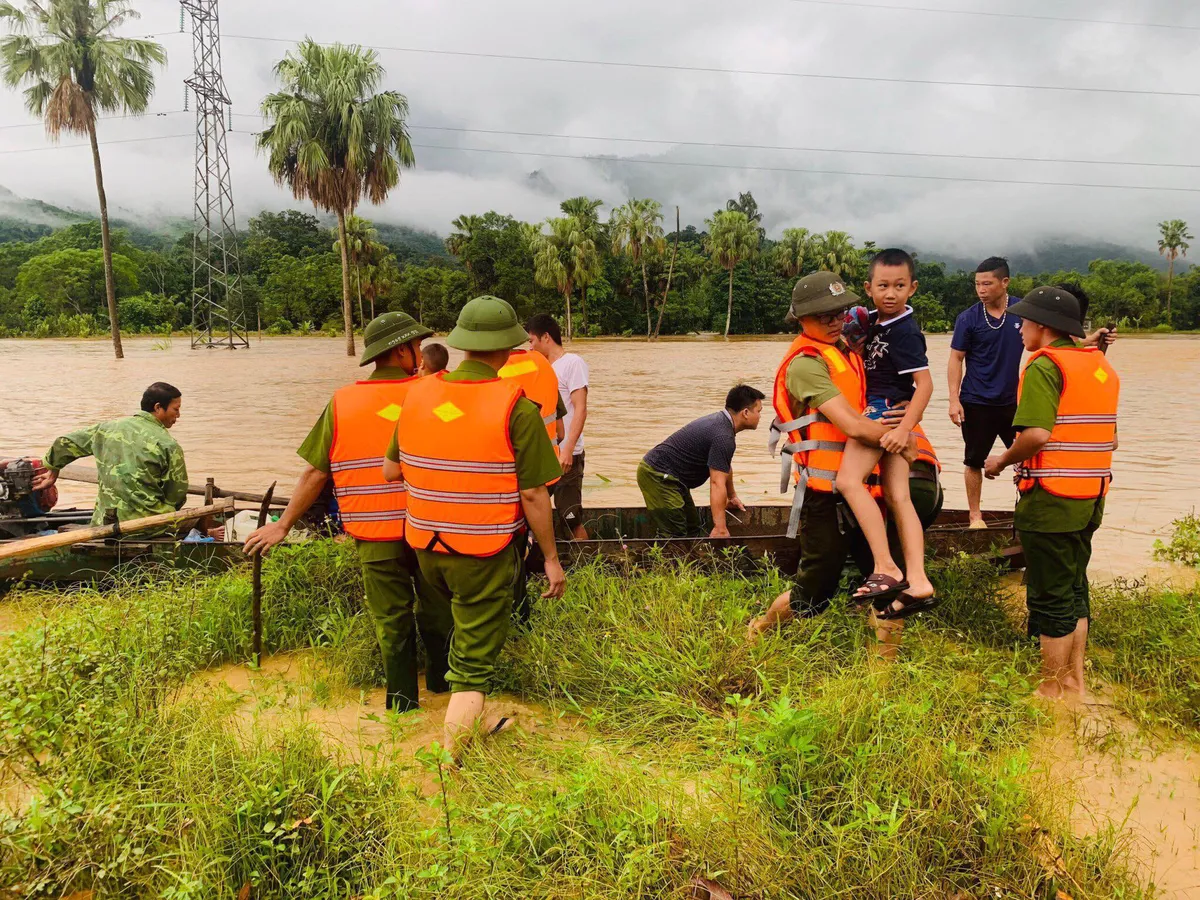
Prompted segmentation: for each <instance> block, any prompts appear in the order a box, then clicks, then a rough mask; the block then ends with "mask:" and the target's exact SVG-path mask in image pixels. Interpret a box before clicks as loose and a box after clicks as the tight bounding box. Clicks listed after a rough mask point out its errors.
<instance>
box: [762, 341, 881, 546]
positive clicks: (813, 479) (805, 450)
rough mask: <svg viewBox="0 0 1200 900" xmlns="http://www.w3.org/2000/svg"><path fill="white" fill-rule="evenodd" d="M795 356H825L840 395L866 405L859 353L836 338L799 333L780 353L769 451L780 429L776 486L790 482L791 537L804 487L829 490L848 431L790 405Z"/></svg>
mask: <svg viewBox="0 0 1200 900" xmlns="http://www.w3.org/2000/svg"><path fill="white" fill-rule="evenodd" d="M797 356H811V357H813V358H815V359H823V360H825V364H826V365H827V366H828V367H829V377H830V378H831V379H832V380H833V383H834V386H836V387H837V389H838V390H839V391H841V393H842V396H843V397H845V398H846V400H847V401H848V402H849V403H850V406H851V407H852V408H853V409H854V411H855V412H857V413H862V411H863V410H864V409H866V406H867V376H866V372H865V371H864V369H863V362H862V357H860V356H859V355H858V354H857V353H853V352H850V351H847V350H843V349H842V348H841V347H839V346H838V345H836V344H826V343H822V342H821V341H816V340H813V339H812V338H810V337H809V336H808V335H806V334H801V335H800V336H799V337H798V338H796V340H795V341H793V342H792V346H791V348H790V349H789V351H788V354H787V356H785V357H784V358H783V362H782V363H780V365H779V369H778V370H777V371H776V373H775V388H774V390H773V392H772V397H771V400H772V404H773V405H774V407H775V421H774V422H773V423H772V424H771V438H770V442H769V444H768V447H769V448H770V451H771V453H772V455H774V453H775V452H776V447H777V446H778V444H779V440H780V438H781V436H782V435H784V434H786V435H787V438H788V439H787V441H786V442H785V443H784V445H783V446H782V447H780V448H779V453H780V456H781V459H782V461H783V467H782V471H781V472H780V481H779V491H780V493H786V492H787V489H788V483H789V482H794V484H795V489H794V495H793V500H792V515H791V519H790V521H789V522H788V532H787V533H788V537H795V536H796V533H797V532H798V530H799V527H800V508H801V507H802V506H803V505H804V493H805V491H806V490H808V489H809V488H811V489H812V490H814V491H819V492H821V493H826V494H831V493H835V492H836V490H837V488H836V484H837V473H838V469H840V468H841V466H842V455H843V453H844V452H845V450H846V440H847V438H846V435H845V433H844V432H843V431H842V430H841V429H840V428H838V427H837V426H836V425H834V424H833V423H832V422H831V421H829V419H827V418H825V416H823V415H821V412H820V411H819V410H817V409H811V408H807V407H806V408H804V409H799V410H797V409H793V408H792V398H791V395H789V394H788V390H787V370H788V366H790V365H791V364H792V360H794V359H795V358H796V357H797ZM870 490H871V495H872V496H873V497H876V498H879V497H881V496H882V491H881V489H880V487H879V485H878V483H875V484H873V485H871V486H870Z"/></svg>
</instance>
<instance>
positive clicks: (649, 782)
mask: <svg viewBox="0 0 1200 900" xmlns="http://www.w3.org/2000/svg"><path fill="white" fill-rule="evenodd" d="M265 578H266V601H265V611H266V632H267V643H268V647H269V649H270V650H271V651H275V652H277V651H286V650H295V649H301V648H312V652H311V654H310V655H311V658H312V659H313V660H314V665H315V666H317V667H318V669H319V670H320V672H321V673H323V674H322V675H321V677H320V678H319V679H318V682H319V686H320V687H319V689H316V687H315V686H314V685H309V687H310V688H313V690H312V691H311V694H312V697H313V698H314V699H313V701H312V702H313V703H314V704H316V705H318V706H319V705H320V704H327V705H328V704H335V703H337V702H340V701H339V698H342V699H344V698H345V696H346V695H357V692H358V691H359V690H360V689H365V688H368V687H371V686H374V685H376V684H377V683H378V682H379V679H380V674H381V673H380V672H379V670H378V663H377V661H376V654H377V651H376V650H375V648H374V645H373V634H372V631H371V628H370V625H369V622H368V621H367V619H366V618H365V616H364V615H363V613H362V610H361V603H360V595H361V585H360V583H359V581H358V575H357V563H356V560H355V558H354V555H353V551H352V550H350V549H349V548H346V547H344V546H338V545H334V544H329V543H316V544H312V545H308V546H305V547H299V548H288V549H286V550H282V551H280V553H279V555H278V556H275V557H272V560H271V562H269V563H268V565H267V566H266V571H265ZM937 580H938V582H939V585H940V588H941V590H942V592H943V595H944V596H945V598H946V602H945V605H944V606H943V608H942V610H940V611H939V612H938V613H937V614H936V615H935V616H932V617H930V618H929V619H928V620H927V621H925V622H923V623H920V624H918V625H916V626H914V627H912V628H910V630H909V632H908V634H907V636H906V643H905V648H904V651H903V655H902V660H901V662H900V663H899V664H897V665H895V666H891V667H882V666H880V665H878V664H875V663H874V662H873V660H872V658H871V656H870V654H869V650H868V647H867V645H866V643H865V640H864V631H863V628H862V623H861V620H860V619H858V618H857V617H855V616H853V615H851V614H848V613H845V612H843V611H841V610H840V609H835V610H833V611H831V613H830V614H829V615H827V616H826V617H824V618H823V619H821V620H818V621H812V622H804V623H799V624H797V625H795V626H794V627H791V628H789V629H788V630H786V631H785V632H783V633H781V634H779V635H775V636H771V637H769V638H767V639H766V640H764V641H763V642H761V643H760V644H759V645H758V646H756V647H755V648H753V649H747V648H746V646H745V645H744V643H743V640H742V637H743V634H744V629H745V623H746V620H747V618H748V617H749V616H750V614H751V613H752V612H756V611H758V610H759V609H760V608H761V605H762V604H763V603H764V602H765V601H766V600H767V599H768V598H769V597H771V596H774V594H775V592H776V591H777V590H778V589H779V588H780V584H779V583H778V579H777V578H776V577H774V576H771V575H763V576H758V577H753V578H746V577H743V576H739V575H735V574H731V573H713V572H703V571H699V570H689V569H678V568H669V567H666V566H662V567H659V568H656V569H654V570H652V571H649V572H645V573H639V574H637V575H636V576H633V577H630V576H629V575H627V574H625V573H619V572H613V571H609V570H604V569H601V568H585V569H582V570H579V571H577V572H575V573H573V577H572V579H571V582H570V586H569V590H568V594H567V596H566V598H564V599H563V600H562V601H561V602H556V603H552V604H542V605H541V606H539V607H538V608H537V610H536V613H535V619H534V623H533V627H532V629H531V630H530V631H529V632H528V633H526V634H523V635H519V636H517V637H516V638H515V639H514V640H513V641H511V642H510V645H509V647H508V648H507V650H506V652H505V655H504V657H503V660H502V667H501V673H500V681H501V687H502V688H504V689H505V690H507V691H512V692H515V693H517V694H520V695H521V697H522V699H523V700H525V701H527V702H529V703H535V704H537V705H538V708H539V709H541V710H543V711H544V713H545V715H546V716H547V717H548V718H550V719H552V720H553V719H554V718H555V717H556V716H558V715H562V716H564V717H566V719H564V721H568V720H569V721H570V722H571V723H572V725H571V727H570V728H569V729H565V730H563V731H562V732H561V733H557V734H554V733H537V734H531V735H521V734H519V733H517V734H514V733H509V734H507V735H505V736H503V737H501V738H499V739H497V740H496V741H495V742H493V744H492V746H488V747H486V748H479V749H476V750H474V751H473V752H472V754H471V755H470V756H469V757H468V760H467V764H466V767H465V768H464V769H463V770H461V771H460V772H456V773H454V774H449V773H447V772H446V771H445V770H439V768H438V760H437V757H436V756H435V755H430V754H424V753H420V754H416V755H414V754H412V753H411V752H405V753H399V752H395V751H394V750H391V751H389V750H388V747H389V746H392V745H389V744H387V742H386V741H381V742H380V744H381V746H379V747H376V748H374V752H373V753H372V754H371V758H370V760H369V761H366V762H353V763H352V762H349V761H348V760H349V757H350V754H349V753H347V752H346V749H347V748H344V747H339V746H338V745H337V743H336V742H331V741H330V740H328V738H327V736H326V735H323V734H322V733H321V732H320V730H319V729H318V728H317V727H315V726H314V724H313V723H312V721H306V720H304V719H303V718H300V717H297V718H293V717H282V716H277V717H275V718H272V717H271V716H270V715H268V713H269V712H270V710H267V709H266V706H267V704H266V702H265V701H264V700H263V699H262V698H260V700H259V710H261V711H262V712H261V713H260V714H256V715H255V716H254V717H252V718H249V719H246V718H241V719H239V718H238V712H237V710H238V709H239V708H242V707H240V706H239V704H240V703H241V701H240V699H239V698H236V697H235V698H231V697H230V695H229V693H228V692H226V691H212V690H207V689H203V687H202V681H201V680H200V679H197V678H196V677H195V676H196V675H197V673H201V672H202V671H203V670H206V669H210V668H211V667H214V666H217V665H220V664H222V663H226V662H230V661H242V660H244V659H245V658H246V657H247V655H248V649H249V647H248V634H249V580H248V578H247V576H246V575H245V573H240V572H235V573H230V574H227V575H224V576H220V577H215V578H203V579H196V578H194V577H187V578H178V579H173V580H144V581H140V582H129V583H126V584H122V585H121V586H120V587H118V588H116V589H112V590H107V591H96V590H84V591H78V592H75V593H71V594H65V595H64V594H57V593H56V594H44V593H38V592H28V591H27V592H18V593H17V594H15V595H14V597H13V599H12V600H11V601H10V603H11V604H15V608H16V609H17V610H18V615H19V616H20V617H21V618H22V620H23V622H24V623H25V624H24V625H23V626H22V627H21V628H20V629H19V630H18V631H17V633H16V634H14V635H13V636H12V637H11V638H9V639H8V641H7V643H6V645H5V649H6V651H7V652H6V653H5V655H4V658H3V659H2V660H0V757H2V759H3V761H4V763H5V764H6V767H7V771H8V774H9V782H8V800H9V804H8V805H9V806H10V807H11V809H12V811H10V812H8V813H6V814H4V816H3V819H2V821H0V896H5V895H11V896H14V897H15V896H20V897H29V896H35V897H61V896H66V895H70V894H72V893H73V892H78V891H85V890H94V891H95V896H96V897H97V898H100V897H121V898H124V897H131V898H132V897H156V898H170V900H180V898H202V897H203V898H213V897H230V898H232V897H234V896H235V895H237V893H238V891H239V890H240V889H241V888H242V887H243V885H245V884H250V885H252V892H253V893H252V896H254V897H256V898H260V897H280V898H283V897H287V898H295V897H320V898H326V897H328V898H344V897H352V896H359V897H371V898H391V897H397V898H398V897H430V898H433V897H437V898H446V897H453V898H476V897H478V898H485V897H487V898H509V897H512V898H517V897H521V898H527V897H534V898H540V897H546V898H549V897H555V898H557V897H578V898H593V897H594V898H614V897H645V898H652V897H653V898H659V897H671V896H678V897H683V896H687V887H688V884H689V883H690V881H691V880H692V879H693V878H694V877H696V876H702V877H708V878H711V879H714V880H716V881H718V882H720V883H721V884H723V885H725V886H726V887H727V888H728V889H730V890H731V891H732V892H733V894H734V895H735V896H740V897H756V898H758V897H761V898H775V897H780V898H782V897H813V898H816V897H822V898H823V897H829V896H843V895H844V896H853V897H856V898H862V897H867V898H874V897H878V898H885V897H888V898H891V897H930V898H946V900H950V898H958V900H964V898H980V900H982V898H984V897H988V898H998V897H1012V898H1042V897H1047V898H1054V897H1055V896H1056V892H1057V891H1059V890H1062V891H1065V892H1066V893H1067V894H1069V895H1070V896H1072V897H1074V898H1077V900H1078V898H1087V897H1096V898H1099V897H1123V898H1134V897H1143V896H1147V894H1146V893H1145V892H1144V891H1143V890H1142V888H1141V887H1140V886H1139V885H1138V884H1137V882H1136V879H1135V877H1134V876H1133V875H1132V874H1131V871H1132V870H1131V868H1130V861H1129V860H1128V858H1127V857H1126V847H1125V845H1124V843H1123V842H1122V841H1121V840H1120V839H1119V838H1118V837H1117V836H1116V834H1115V833H1101V834H1099V835H1097V836H1095V837H1091V838H1088V839H1086V840H1084V839H1078V838H1075V837H1073V836H1071V834H1070V832H1069V829H1068V828H1067V827H1066V825H1065V823H1064V818H1063V813H1064V809H1065V806H1066V803H1067V801H1068V796H1067V794H1066V793H1065V792H1055V791H1047V790H1045V789H1044V784H1045V776H1044V773H1043V772H1041V771H1040V770H1042V769H1043V768H1044V766H1043V764H1042V763H1043V761H1041V760H1039V759H1036V758H1033V757H1031V755H1030V753H1029V750H1028V747H1029V746H1030V743H1031V740H1032V739H1033V738H1034V737H1035V736H1036V735H1037V734H1039V733H1040V732H1042V731H1044V730H1045V729H1047V728H1048V727H1049V724H1048V721H1047V719H1046V717H1044V716H1043V715H1042V714H1040V713H1039V712H1038V711H1037V709H1036V708H1035V707H1034V706H1032V705H1031V704H1030V703H1029V702H1028V700H1027V697H1028V695H1029V693H1030V691H1031V687H1032V676H1033V674H1034V672H1035V668H1036V659H1035V654H1034V652H1033V650H1032V648H1031V647H1029V646H1028V644H1027V643H1026V642H1025V641H1024V640H1022V638H1021V636H1020V633H1019V623H1016V622H1015V621H1014V619H1013V617H1012V615H1011V612H1010V611H1009V610H1008V609H1007V608H1006V600H1005V596H1006V591H1005V589H1004V588H1003V586H1002V585H1001V583H1000V581H999V579H998V578H997V577H996V575H995V573H993V572H991V571H990V570H989V569H988V568H987V567H986V566H984V565H982V564H980V563H978V562H974V561H971V560H967V559H963V560H959V561H956V562H954V563H952V564H950V565H948V566H944V567H942V568H940V569H939V570H938V572H937ZM1097 606H1098V610H1097V615H1098V619H1099V620H1100V621H1104V620H1105V619H1108V620H1110V621H1111V622H1112V626H1111V627H1106V628H1100V627H1098V628H1097V630H1096V632H1095V634H1096V643H1097V653H1096V659H1097V671H1098V672H1099V673H1100V674H1102V675H1103V676H1104V677H1105V678H1106V679H1108V680H1110V681H1111V682H1112V683H1114V684H1115V685H1116V686H1117V688H1118V696H1120V697H1125V699H1121V700H1119V701H1118V702H1121V703H1122V704H1125V705H1127V706H1128V707H1129V708H1130V709H1132V710H1134V711H1135V712H1138V713H1139V715H1140V716H1141V717H1142V721H1145V722H1148V723H1149V722H1153V723H1155V724H1167V725H1168V726H1170V727H1171V728H1173V729H1175V730H1176V731H1177V732H1179V733H1181V734H1185V735H1194V734H1196V733H1197V729H1198V727H1200V723H1197V721H1196V719H1195V715H1194V710H1195V708H1196V702H1195V700H1196V697H1195V693H1194V688H1195V683H1196V682H1200V671H1197V666H1198V665H1200V663H1197V659H1200V628H1198V627H1197V625H1196V617H1197V615H1198V610H1200V598H1198V597H1197V596H1196V595H1194V594H1193V595H1186V596H1175V595H1165V596H1159V595H1154V596H1150V595H1145V596H1138V595H1132V594H1129V593H1127V592H1123V591H1121V590H1120V589H1117V588H1114V589H1112V590H1111V591H1109V592H1106V593H1104V594H1103V595H1101V596H1098V597H1097ZM1139 640H1140V641H1141V642H1142V646H1143V648H1144V647H1145V644H1146V642H1147V641H1149V642H1151V646H1153V647H1154V648H1155V649H1154V651H1153V652H1149V653H1147V652H1143V653H1141V654H1139V653H1137V652H1136V650H1137V647H1138V642H1139ZM1165 654H1167V655H1165ZM1168 669H1172V670H1173V671H1172V672H1171V673H1170V674H1171V676H1172V677H1167V675H1168ZM1189 679H1190V681H1191V683H1192V688H1191V690H1192V692H1191V693H1189V690H1188V689H1186V688H1184V687H1182V686H1181V685H1182V684H1183V683H1186V682H1188V680H1189ZM1131 697H1136V698H1137V699H1136V700H1133V699H1129V698H1131ZM270 702H271V703H276V702H277V701H275V700H272V701H270ZM411 719H412V717H400V718H399V719H396V720H394V721H392V720H388V721H385V722H383V723H382V725H381V727H383V728H385V729H391V730H392V731H394V732H395V733H397V734H400V733H403V732H404V731H405V730H406V729H407V728H408V727H409V722H410V721H411ZM360 749H361V748H360ZM443 788H444V790H443Z"/></svg>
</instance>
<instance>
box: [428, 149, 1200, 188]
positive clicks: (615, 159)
mask: <svg viewBox="0 0 1200 900" xmlns="http://www.w3.org/2000/svg"><path fill="white" fill-rule="evenodd" d="M413 147H414V148H417V149H422V150H457V151H461V152H464V153H499V154H503V155H506V156H537V157H545V158H547V159H581V160H585V161H587V162H601V163H633V164H636V165H647V166H685V167H688V168H701V169H735V170H738V171H746V172H788V173H799V174H804V175H841V176H848V177H853V178H905V179H916V180H919V181H958V182H967V183H972V184H1013V185H1036V186H1039V187H1075V188H1101V189H1107V190H1118V191H1171V192H1181V193H1189V194H1200V187H1194V188H1193V187H1168V186H1163V187H1159V186H1157V185H1144V184H1100V183H1089V182H1081V181H1033V180H1026V179H1018V178H972V177H969V176H958V175H902V174H898V173H894V172H850V171H844V170H836V169H803V168H792V167H787V166H751V165H734V164H731V163H704V162H683V161H678V160H665V159H632V158H630V157H627V156H580V155H578V154H571V153H538V152H535V151H532V150H499V149H496V148H493V147H448V146H445V145H442V144H413Z"/></svg>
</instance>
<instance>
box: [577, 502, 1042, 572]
mask: <svg viewBox="0 0 1200 900" xmlns="http://www.w3.org/2000/svg"><path fill="white" fill-rule="evenodd" d="M699 512H700V518H701V522H702V524H703V527H704V531H705V532H708V531H710V530H711V529H712V516H711V514H710V513H709V510H708V507H700V508H699ZM790 513H791V508H790V507H787V506H751V507H747V509H746V511H745V512H744V513H742V512H736V513H731V514H730V516H729V518H728V523H729V532H730V537H727V538H716V539H712V538H708V537H695V538H658V537H655V536H654V524H653V522H652V521H651V519H650V516H649V514H648V513H647V512H646V509H645V508H644V507H632V506H627V507H608V508H591V509H584V511H583V524H584V527H585V528H586V529H587V531H588V534H589V536H590V539H589V540H586V541H570V540H567V539H566V538H567V533H566V531H565V530H564V529H563V528H562V526H561V523H556V528H557V529H558V534H557V537H558V548H559V554H560V556H561V557H562V559H563V560H564V563H565V564H566V565H575V564H578V563H580V562H583V561H586V560H589V559H592V558H595V557H603V558H605V559H611V560H614V561H618V562H629V563H638V562H642V561H644V560H646V559H647V558H649V557H651V556H662V557H664V558H667V559H704V558H712V557H717V558H720V557H725V558H728V559H730V560H732V561H734V562H735V563H740V564H747V563H749V564H755V563H758V562H760V561H762V560H764V559H766V558H768V557H769V558H770V560H771V561H772V562H773V563H774V565H776V566H777V567H778V568H779V569H780V571H782V572H783V573H784V574H785V575H791V574H793V573H794V572H795V571H796V566H797V564H798V563H799V556H800V548H799V545H798V543H797V542H796V541H794V540H791V539H789V538H788V537H787V526H788V516H789V515H790ZM734 516H736V517H737V520H735V519H734ZM983 517H984V521H985V522H987V525H988V527H987V528H986V529H974V530H973V529H971V528H969V527H968V526H969V523H970V517H969V514H968V513H967V511H966V510H958V509H945V510H942V512H941V514H940V515H939V516H938V518H937V521H936V522H934V524H933V525H931V526H930V527H929V529H928V530H927V531H926V532H925V540H926V545H927V548H928V550H929V552H930V553H932V555H933V556H934V557H940V558H945V557H948V556H952V555H954V554H956V553H967V554H969V555H972V556H986V557H994V558H996V559H997V561H999V562H1001V563H1003V564H1004V565H1006V566H1008V567H1010V568H1013V569H1023V568H1024V567H1025V557H1024V554H1023V552H1022V550H1021V545H1020V543H1019V541H1018V540H1017V536H1016V532H1015V530H1014V528H1013V514H1012V513H1011V512H1006V511H999V510H989V511H985V512H984V514H983ZM739 520H740V521H739Z"/></svg>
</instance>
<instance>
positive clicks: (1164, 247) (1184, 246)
mask: <svg viewBox="0 0 1200 900" xmlns="http://www.w3.org/2000/svg"><path fill="white" fill-rule="evenodd" d="M1158 230H1159V233H1160V234H1161V235H1162V237H1161V238H1159V241H1158V252H1159V253H1160V254H1161V255H1163V256H1165V257H1166V258H1167V324H1168V325H1170V324H1171V292H1172V291H1173V290H1174V288H1175V260H1176V259H1178V258H1179V257H1181V256H1187V252H1188V250H1189V249H1191V246H1192V245H1191V244H1189V243H1188V241H1190V240H1193V236H1192V235H1190V234H1188V230H1187V222H1185V221H1183V219H1169V220H1167V221H1166V222H1159V223H1158Z"/></svg>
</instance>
